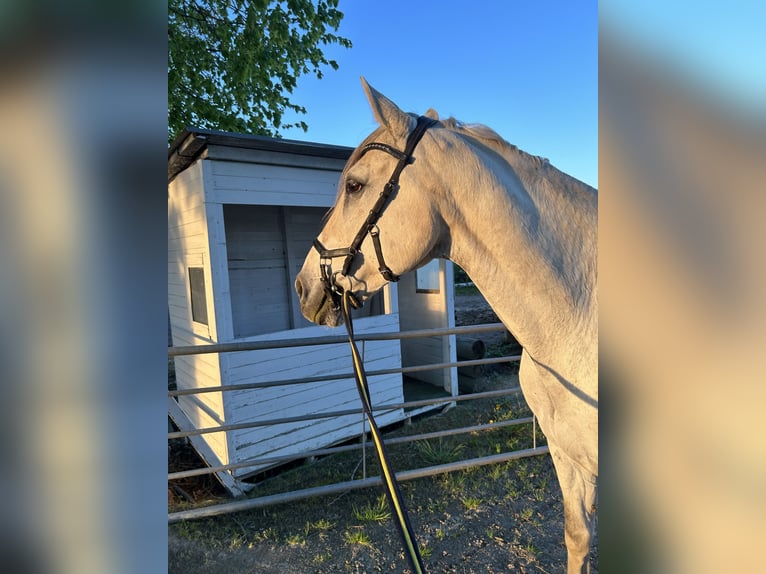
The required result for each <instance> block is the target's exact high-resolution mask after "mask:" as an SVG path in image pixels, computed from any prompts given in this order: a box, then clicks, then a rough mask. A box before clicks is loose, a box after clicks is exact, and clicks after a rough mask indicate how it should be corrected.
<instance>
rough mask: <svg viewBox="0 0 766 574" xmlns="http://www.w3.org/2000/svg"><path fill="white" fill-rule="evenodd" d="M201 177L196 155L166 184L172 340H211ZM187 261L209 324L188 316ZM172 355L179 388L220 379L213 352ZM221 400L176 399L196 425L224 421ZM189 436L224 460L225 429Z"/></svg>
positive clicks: (213, 333)
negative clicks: (197, 274)
mask: <svg viewBox="0 0 766 574" xmlns="http://www.w3.org/2000/svg"><path fill="white" fill-rule="evenodd" d="M203 181H204V177H203V168H202V161H197V162H195V163H194V164H192V165H191V166H189V168H187V169H186V170H185V171H183V172H182V173H180V174H179V175H178V176H177V177H176V178H175V179H174V180H173V181H172V182H171V183H170V184H169V186H168V311H169V314H170V323H171V331H172V336H173V345H174V346H184V345H201V344H205V343H210V342H213V341H216V315H215V312H214V301H213V289H212V278H211V266H210V249H209V237H208V225H207V217H208V214H207V212H206V209H205V201H204V189H203V187H204V186H203ZM189 267H202V268H203V270H204V274H205V286H206V302H207V310H208V325H202V324H200V323H196V322H194V321H192V315H191V297H190V287H189V279H188V277H189V276H188V268H189ZM174 360H175V372H176V384H177V386H178V388H179V389H190V388H200V387H213V386H219V385H220V384H221V371H220V360H219V356H218V355H216V354H208V355H189V356H184V357H176V358H175V359H174ZM223 401H224V398H223V396H222V393H204V394H200V395H189V396H184V397H180V398H179V401H178V402H179V405H180V406H181V408H182V409H183V411H184V413H185V414H186V416H187V417H188V419H189V421H190V422H191V424H193V425H194V426H195V427H196V428H205V427H212V426H216V425H220V424H223V423H224V420H225V417H224V416H223V413H224V404H223ZM194 440H195V441H203V442H204V443H206V444H207V446H208V447H209V449H210V450H211V451H212V453H213V454H214V456H215V457H216V458H217V459H218V460H217V461H216V460H210V461H208V462H209V463H211V464H217V463H220V462H224V461H227V460H228V457H229V455H228V442H227V439H226V435H225V434H224V433H213V434H206V435H202V436H200V437H198V438H195V439H194Z"/></svg>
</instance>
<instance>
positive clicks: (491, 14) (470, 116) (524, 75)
mask: <svg viewBox="0 0 766 574" xmlns="http://www.w3.org/2000/svg"><path fill="white" fill-rule="evenodd" d="M339 8H340V10H341V11H343V12H344V14H345V17H344V19H343V23H342V24H341V27H340V29H339V31H338V33H339V34H340V35H342V36H345V37H346V38H349V39H350V40H351V41H352V42H353V44H354V46H353V48H351V49H345V48H339V47H337V46H329V47H326V49H325V54H326V56H327V57H328V58H330V59H334V60H336V61H337V62H338V64H339V65H340V69H339V70H337V71H333V70H332V69H328V70H327V71H326V73H325V77H324V78H323V79H322V80H317V79H316V78H314V77H310V76H304V77H302V78H300V79H299V81H298V87H297V88H296V90H295V92H294V93H293V101H294V102H295V103H298V104H300V105H303V106H304V107H306V108H307V110H308V113H307V114H306V115H305V116H303V119H304V120H305V121H306V122H307V123H308V125H309V130H308V132H303V131H302V130H298V129H294V130H283V131H282V135H283V137H285V138H289V139H298V140H304V141H316V142H322V143H331V144H338V145H349V146H356V145H358V144H359V143H360V142H361V140H362V139H364V137H366V136H367V134H369V133H370V132H371V131H372V130H373V129H374V128H375V127H376V124H375V121H374V119H373V117H372V113H371V112H370V109H369V106H368V104H367V100H366V99H365V96H364V93H363V91H362V88H361V84H360V82H359V77H360V76H364V77H365V78H366V79H367V81H368V82H370V84H371V85H372V86H373V87H375V88H376V89H377V90H379V91H380V92H382V93H383V94H385V95H386V96H388V97H389V98H391V99H392V100H393V101H394V102H396V103H397V104H398V105H399V106H400V107H401V108H402V109H404V110H406V111H411V112H418V113H423V112H425V111H426V110H427V109H428V108H430V107H433V108H434V109H436V110H437V111H438V112H439V114H440V115H441V116H454V117H455V118H457V119H459V120H462V121H464V122H471V123H472V122H478V123H483V124H486V125H488V126H490V127H492V128H494V129H495V130H496V131H497V132H498V133H500V135H501V136H503V137H504V138H505V139H506V140H508V141H509V142H510V143H512V144H515V145H518V146H519V147H520V148H521V149H523V150H525V151H527V152H530V153H533V154H537V155H542V156H544V157H547V158H549V159H550V160H551V162H552V163H553V164H554V165H555V166H556V167H558V168H559V169H561V170H563V171H565V172H567V173H569V174H571V175H573V176H575V177H577V178H578V179H581V180H582V181H584V182H586V183H588V184H590V185H593V186H595V187H597V186H598V73H597V71H598V57H597V49H598V43H597V4H596V2H595V1H572V2H566V1H563V0H562V1H555V2H554V1H536V2H531V1H530V2H520V1H501V0H496V1H492V0H474V1H472V2H466V1H457V0H444V1H441V2H422V1H417V0H387V1H385V2H380V1H377V0H375V1H373V0H356V1H350V0H345V1H344V0H341V2H340V6H339ZM290 119H291V118H290V117H289V116H286V117H285V120H286V121H289V120H290Z"/></svg>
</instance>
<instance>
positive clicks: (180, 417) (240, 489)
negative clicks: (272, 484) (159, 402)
mask: <svg viewBox="0 0 766 574" xmlns="http://www.w3.org/2000/svg"><path fill="white" fill-rule="evenodd" d="M168 415H169V416H170V418H171V419H173V422H174V423H175V425H176V426H177V427H178V428H179V429H180V430H182V431H191V430H194V424H193V423H192V422H191V421H190V420H189V418H188V417H187V416H186V413H185V412H184V411H183V410H182V409H181V407H180V406H179V405H178V403H177V402H176V401H175V400H173V399H172V398H170V397H168ZM189 440H190V441H191V443H192V445H193V446H194V449H195V450H196V451H197V453H198V454H199V455H200V457H201V458H202V460H203V461H204V462H205V463H206V464H207V465H208V466H219V465H221V464H225V463H222V461H221V460H220V458H219V457H218V455H216V453H215V452H214V451H213V449H211V448H210V446H209V445H208V443H207V442H206V441H205V440H204V439H203V437H202V436H191V437H189ZM215 475H216V477H217V478H218V480H219V481H220V482H221V484H222V485H223V486H224V487H225V488H226V489H227V490H228V491H229V492H230V493H231V494H232V495H234V496H239V495H242V494H245V493H246V492H247V491H248V490H250V489H251V488H252V485H247V484H244V483H242V482H240V481H238V480H237V479H235V478H234V477H233V476H232V475H231V474H230V473H228V472H226V471H219V472H216V473H215Z"/></svg>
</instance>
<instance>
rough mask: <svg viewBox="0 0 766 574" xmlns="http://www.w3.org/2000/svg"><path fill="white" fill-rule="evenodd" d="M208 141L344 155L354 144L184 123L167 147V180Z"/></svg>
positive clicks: (337, 155) (287, 151) (306, 152)
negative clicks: (233, 130)
mask: <svg viewBox="0 0 766 574" xmlns="http://www.w3.org/2000/svg"><path fill="white" fill-rule="evenodd" d="M209 145H220V146H229V147H239V148H246V149H256V150H264V151H276V152H282V153H293V154H298V155H310V156H320V157H328V158H334V159H348V158H349V156H350V155H351V152H352V151H353V150H354V148H351V147H348V146H339V145H332V144H322V143H316V142H304V141H299V140H288V139H281V138H273V137H268V136H254V135H249V134H240V133H235V132H224V131H219V130H207V129H202V128H195V127H192V126H188V127H185V128H184V129H183V130H182V131H181V133H180V134H178V136H176V139H175V140H173V143H172V144H170V147H169V148H168V181H170V180H171V179H173V178H174V177H175V176H176V175H178V174H179V173H180V172H181V171H183V170H184V169H186V168H187V167H188V166H189V165H191V163H192V162H193V161H194V160H195V159H197V157H199V155H200V154H201V153H202V152H203V151H204V150H205V148H206V147H207V146H209Z"/></svg>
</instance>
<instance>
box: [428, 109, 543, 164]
mask: <svg viewBox="0 0 766 574" xmlns="http://www.w3.org/2000/svg"><path fill="white" fill-rule="evenodd" d="M441 122H442V124H443V125H444V127H446V128H447V129H450V130H452V131H454V132H458V133H462V134H465V135H467V136H469V137H472V138H474V139H477V140H480V141H481V142H483V143H485V144H486V145H488V146H489V147H490V148H493V149H495V150H496V151H498V152H500V153H501V154H504V153H506V152H509V151H510V152H513V153H516V154H518V155H519V156H521V157H522V158H525V159H531V160H532V161H533V162H534V164H535V165H536V166H537V167H542V166H544V165H548V164H550V162H549V161H548V158H546V157H541V156H538V155H532V154H529V153H527V152H525V151H523V150H520V149H519V148H518V146H515V145H513V144H511V143H508V142H507V141H506V140H505V139H503V138H502V136H500V134H498V133H497V132H496V131H495V130H493V129H492V128H490V127H488V126H485V125H484V124H466V123H463V122H461V121H460V120H456V119H455V118H447V119H444V120H441Z"/></svg>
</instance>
